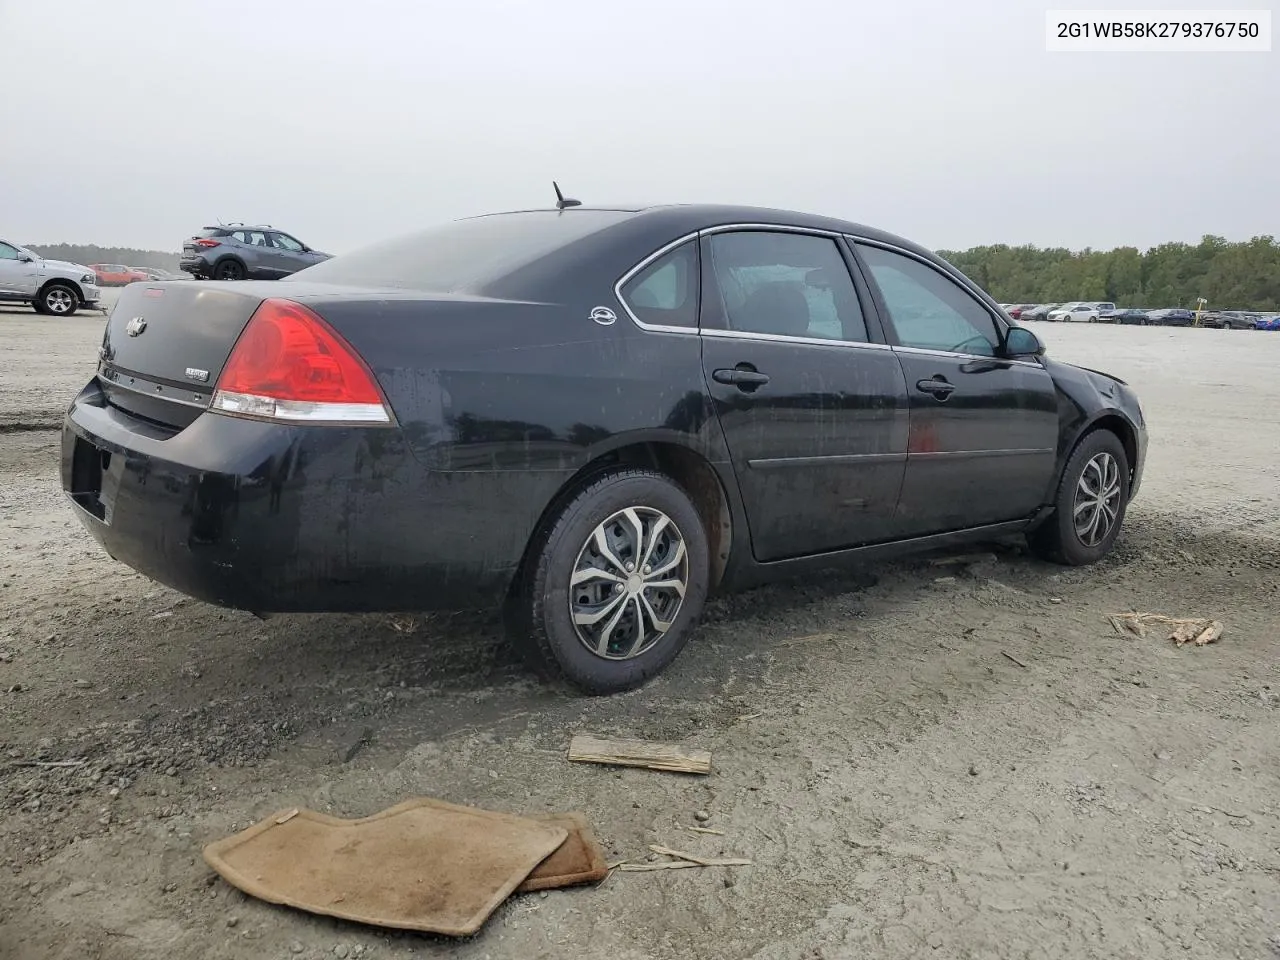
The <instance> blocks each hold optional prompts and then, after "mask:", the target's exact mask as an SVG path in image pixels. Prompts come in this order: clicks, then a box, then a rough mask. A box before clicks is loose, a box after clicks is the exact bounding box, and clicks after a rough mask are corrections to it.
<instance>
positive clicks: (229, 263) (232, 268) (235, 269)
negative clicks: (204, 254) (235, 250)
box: [213, 257, 244, 280]
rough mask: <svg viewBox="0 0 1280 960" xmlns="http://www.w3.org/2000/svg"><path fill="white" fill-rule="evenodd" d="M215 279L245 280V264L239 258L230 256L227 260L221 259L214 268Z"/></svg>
mask: <svg viewBox="0 0 1280 960" xmlns="http://www.w3.org/2000/svg"><path fill="white" fill-rule="evenodd" d="M213 279H215V280H243V279H244V264H243V263H241V262H240V261H239V260H232V259H231V258H230V257H228V258H227V259H226V260H219V261H218V262H217V264H215V265H214V268H213Z"/></svg>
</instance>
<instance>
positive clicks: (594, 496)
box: [506, 467, 709, 694]
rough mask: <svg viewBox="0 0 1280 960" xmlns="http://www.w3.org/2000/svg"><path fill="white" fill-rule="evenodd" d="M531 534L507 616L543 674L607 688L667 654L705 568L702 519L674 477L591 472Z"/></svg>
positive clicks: (635, 677) (637, 679)
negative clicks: (523, 571) (529, 547)
mask: <svg viewBox="0 0 1280 960" xmlns="http://www.w3.org/2000/svg"><path fill="white" fill-rule="evenodd" d="M535 537H536V539H535V541H534V544H533V549H532V550H531V552H530V555H529V559H528V561H527V565H526V566H527V569H526V571H525V573H524V575H523V576H522V577H521V579H520V581H519V582H518V583H517V585H516V588H515V590H514V592H513V595H512V598H511V602H510V603H509V605H508V610H507V618H506V622H507V629H508V632H509V633H510V634H511V639H512V640H513V641H514V642H515V643H516V644H517V645H520V646H523V647H524V648H525V651H526V652H531V653H534V654H535V655H536V662H537V663H538V664H539V665H540V666H541V667H542V668H543V669H544V671H546V672H549V673H550V674H552V675H553V676H559V677H561V678H563V679H565V680H567V681H568V682H569V683H571V684H572V685H573V686H575V687H577V688H578V689H580V690H582V691H584V692H585V693H589V694H609V693H619V692H622V691H624V690H631V689H634V688H636V687H639V686H641V685H643V684H644V683H645V682H647V681H648V680H650V679H651V678H652V677H654V676H656V675H657V674H659V673H661V672H662V671H663V670H664V669H666V667H667V666H669V665H670V663H671V662H672V661H673V660H675V658H676V656H677V655H678V654H679V653H680V651H681V650H682V649H683V648H684V645H685V644H686V643H687V642H688V640H689V637H690V636H691V635H692V633H693V631H694V630H695V629H696V628H697V625H698V621H699V619H700V617H701V615H702V607H703V603H704V601H705V600H706V595H707V582H708V570H709V557H708V548H707V536H706V531H705V530H704V529H703V526H702V520H701V518H700V517H699V516H698V511H697V510H696V509H695V508H694V506H693V503H692V502H691V501H690V499H689V497H688V495H687V494H686V493H685V492H684V490H682V489H681V488H680V487H679V486H678V485H677V484H676V483H675V482H673V481H672V480H671V479H670V478H669V477H667V476H666V475H664V474H661V473H658V472H657V471H654V470H648V469H642V468H635V467H628V468H619V469H615V470H610V471H608V472H607V473H604V474H601V475H597V476H596V477H594V478H593V479H591V481H590V482H589V483H588V484H587V485H586V486H584V487H583V488H582V489H581V490H579V491H578V492H577V493H575V494H574V495H573V496H572V497H571V498H570V499H569V500H568V502H567V503H566V504H565V505H564V506H563V507H562V508H561V509H560V511H559V512H558V513H557V514H556V516H555V517H554V518H553V519H552V520H551V521H550V523H549V524H547V525H546V526H545V527H544V528H543V529H542V531H540V532H539V533H538V534H535ZM646 561H647V562H646ZM628 566H630V569H629V570H628V569H627V568H628ZM664 627H665V628H664Z"/></svg>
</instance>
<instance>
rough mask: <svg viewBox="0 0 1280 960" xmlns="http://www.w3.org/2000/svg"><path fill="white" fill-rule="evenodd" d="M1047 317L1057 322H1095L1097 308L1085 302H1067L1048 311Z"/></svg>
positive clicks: (1096, 319)
mask: <svg viewBox="0 0 1280 960" xmlns="http://www.w3.org/2000/svg"><path fill="white" fill-rule="evenodd" d="M1048 319H1050V320H1052V321H1054V322H1055V323H1058V322H1072V321H1074V322H1077V323H1097V322H1098V308H1097V307H1093V306H1090V305H1089V304H1087V303H1069V304H1067V305H1065V306H1062V307H1059V308H1058V309H1056V310H1051V311H1050V312H1049V317H1048Z"/></svg>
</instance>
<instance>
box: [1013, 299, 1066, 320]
mask: <svg viewBox="0 0 1280 960" xmlns="http://www.w3.org/2000/svg"><path fill="white" fill-rule="evenodd" d="M1059 306H1060V304H1057V303H1042V304H1039V305H1038V306H1032V307H1026V308H1024V309H1023V310H1022V312H1021V313H1020V314H1019V315H1018V319H1019V320H1020V321H1021V320H1048V319H1049V314H1050V313H1052V312H1053V311H1054V310H1056V309H1057V308H1058V307H1059Z"/></svg>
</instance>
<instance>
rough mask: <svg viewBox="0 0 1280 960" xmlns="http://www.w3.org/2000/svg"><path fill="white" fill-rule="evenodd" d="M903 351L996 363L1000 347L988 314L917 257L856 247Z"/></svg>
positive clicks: (978, 304)
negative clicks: (962, 355) (968, 356)
mask: <svg viewBox="0 0 1280 960" xmlns="http://www.w3.org/2000/svg"><path fill="white" fill-rule="evenodd" d="M858 253H859V254H860V255H861V256H862V259H863V261H864V262H865V263H866V264H867V267H868V268H869V269H870V270H871V275H872V276H873V277H874V278H875V282H876V286H878V287H879V288H880V295H881V296H882V297H883V298H884V302H885V306H886V307H887V308H888V310H889V320H890V322H891V323H892V324H893V329H894V331H895V332H896V333H897V335H898V342H899V343H900V344H901V345H902V346H904V347H917V348H920V349H923V350H940V351H942V352H944V353H968V354H974V355H976V356H982V357H993V356H995V355H996V349H997V348H998V347H999V345H1000V338H999V336H998V334H997V331H996V325H995V321H994V320H993V319H992V317H991V314H990V313H989V312H988V311H987V309H986V308H985V307H984V306H983V305H982V304H981V303H980V302H979V301H978V300H976V299H975V298H974V297H973V296H971V295H970V294H969V293H967V292H966V291H965V290H963V289H961V287H960V286H959V285H957V284H956V283H954V282H953V281H951V280H949V279H947V277H945V276H943V275H942V274H941V273H939V272H938V271H937V270H935V269H933V268H932V267H930V266H928V265H927V264H925V263H922V262H921V261H919V260H916V259H915V258H913V257H908V256H904V255H903V254H900V253H893V252H891V251H889V250H884V249H882V248H880V247H872V246H866V245H864V244H859V245H858Z"/></svg>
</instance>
